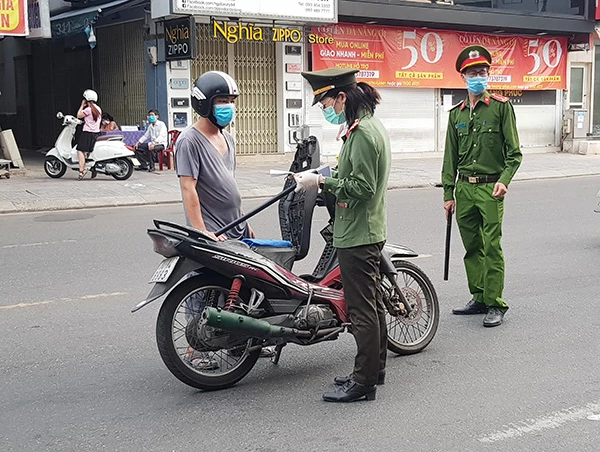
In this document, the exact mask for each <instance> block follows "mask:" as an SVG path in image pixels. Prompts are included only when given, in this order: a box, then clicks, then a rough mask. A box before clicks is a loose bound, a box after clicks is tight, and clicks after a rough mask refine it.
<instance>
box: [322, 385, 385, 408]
mask: <svg viewBox="0 0 600 452" xmlns="http://www.w3.org/2000/svg"><path fill="white" fill-rule="evenodd" d="M376 393H377V386H375V385H361V384H359V383H357V382H355V381H354V380H348V381H347V382H346V384H344V385H343V386H336V387H335V389H333V390H331V391H325V392H324V393H323V400H325V401H326V402H341V403H347V402H354V401H356V400H360V399H362V398H363V397H364V398H365V399H366V400H375V394H376Z"/></svg>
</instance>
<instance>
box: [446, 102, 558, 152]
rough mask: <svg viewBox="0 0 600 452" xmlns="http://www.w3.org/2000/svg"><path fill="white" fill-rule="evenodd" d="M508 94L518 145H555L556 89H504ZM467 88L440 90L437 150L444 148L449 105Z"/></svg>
mask: <svg viewBox="0 0 600 452" xmlns="http://www.w3.org/2000/svg"><path fill="white" fill-rule="evenodd" d="M499 94H501V95H509V96H510V98H511V102H512V104H513V107H514V110H515V117H516V120H517V132H518V134H519V141H520V143H521V147H523V148H528V147H541V146H554V145H555V143H556V122H557V118H556V115H557V111H558V110H559V109H558V108H557V106H556V91H554V90H547V91H503V92H500V93H499ZM466 97H467V91H466V90H442V98H443V102H444V105H443V107H441V108H440V112H439V115H440V122H439V123H440V127H439V135H438V136H439V140H440V151H443V150H444V148H445V139H446V130H447V128H448V116H449V108H450V107H451V106H452V105H455V104H457V103H458V102H460V101H462V100H464V99H466Z"/></svg>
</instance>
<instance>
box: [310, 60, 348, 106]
mask: <svg viewBox="0 0 600 452" xmlns="http://www.w3.org/2000/svg"><path fill="white" fill-rule="evenodd" d="M357 72H358V69H340V68H331V69H323V70H321V71H312V72H303V73H302V77H304V78H305V79H306V80H307V81H308V83H310V86H311V87H312V89H313V96H315V97H314V98H313V103H312V104H313V105H314V104H316V103H317V102H319V101H320V100H321V99H323V98H324V97H325V96H326V95H327V92H328V91H331V90H332V89H336V88H341V87H343V86H350V85H354V84H356V73H357Z"/></svg>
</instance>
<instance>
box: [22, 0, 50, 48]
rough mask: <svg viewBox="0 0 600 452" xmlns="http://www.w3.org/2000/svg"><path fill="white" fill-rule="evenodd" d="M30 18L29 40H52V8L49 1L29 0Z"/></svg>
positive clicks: (28, 14)
mask: <svg viewBox="0 0 600 452" xmlns="http://www.w3.org/2000/svg"><path fill="white" fill-rule="evenodd" d="M27 10H28V13H27V16H28V18H29V35H28V36H27V38H28V39H42V38H51V37H52V29H51V28H50V6H49V5H48V0H27Z"/></svg>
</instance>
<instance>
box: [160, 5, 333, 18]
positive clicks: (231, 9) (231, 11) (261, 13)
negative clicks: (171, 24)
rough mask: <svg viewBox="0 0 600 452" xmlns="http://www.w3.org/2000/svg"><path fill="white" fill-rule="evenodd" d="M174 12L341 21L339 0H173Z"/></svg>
mask: <svg viewBox="0 0 600 452" xmlns="http://www.w3.org/2000/svg"><path fill="white" fill-rule="evenodd" d="M171 1H172V8H171V13H172V14H186V15H196V16H217V17H236V18H252V19H255V20H256V19H270V20H293V21H299V22H323V23H332V22H337V0H285V1H281V0H171Z"/></svg>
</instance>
